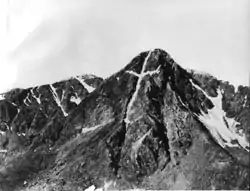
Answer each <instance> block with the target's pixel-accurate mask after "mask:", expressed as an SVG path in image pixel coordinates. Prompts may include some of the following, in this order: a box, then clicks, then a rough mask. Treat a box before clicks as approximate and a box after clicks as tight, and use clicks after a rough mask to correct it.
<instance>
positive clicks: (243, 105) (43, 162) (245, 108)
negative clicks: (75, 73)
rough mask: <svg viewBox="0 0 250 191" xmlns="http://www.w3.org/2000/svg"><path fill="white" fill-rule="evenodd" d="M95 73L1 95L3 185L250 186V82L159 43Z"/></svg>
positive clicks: (102, 187)
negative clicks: (205, 70) (188, 65)
mask: <svg viewBox="0 0 250 191" xmlns="http://www.w3.org/2000/svg"><path fill="white" fill-rule="evenodd" d="M91 79H92V82H91V81H88V80H87V79H85V80H83V82H81V80H79V78H78V79H77V78H71V79H70V80H66V81H63V82H58V83H55V84H52V85H45V86H40V87H36V88H31V89H26V90H15V91H12V92H8V93H7V94H6V95H5V99H4V100H1V101H0V102H1V103H0V109H1V110H0V111H1V113H0V114H1V115H0V117H1V123H2V126H1V134H2V136H1V135H0V136H1V140H2V150H6V151H7V152H6V153H4V162H3V164H2V165H4V166H3V167H2V168H1V169H0V188H1V187H2V189H3V190H45V189H48V190H49V189H51V190H72V189H73V190H95V189H96V190H98V189H99V190H106V189H116V190H117V189H119V190H121V189H158V190H159V189H165V190H166V189H249V181H248V180H249V139H250V133H249V131H250V128H249V127H250V117H249V116H250V107H249V105H250V104H249V103H250V89H249V87H243V86H239V87H238V89H237V90H235V88H234V87H233V86H232V85H230V84H229V83H228V82H224V81H221V80H218V79H216V78H215V77H213V76H211V75H209V74H207V75H204V74H199V73H196V72H195V71H194V70H185V69H184V68H182V67H181V66H180V65H178V64H177V63H176V62H175V61H174V60H173V59H172V58H171V56H170V55H169V54H168V53H167V52H165V51H163V50H161V49H155V50H152V51H148V52H143V53H141V54H139V55H138V56H136V57H135V58H134V59H133V60H132V61H131V62H130V63H129V64H128V65H127V66H126V67H125V68H123V69H122V70H120V71H119V72H117V73H115V74H114V75H112V76H110V77H109V78H107V79H105V80H102V79H100V78H96V77H95V78H91ZM89 80H90V79H89ZM78 82H79V83H78ZM93 87H94V88H95V90H94V89H93ZM48 95H49V96H48ZM12 136H15V137H17V138H13V137H12ZM16 139H18V141H16V142H17V144H15V140H16ZM19 139H22V141H20V140H19ZM20 143H22V144H20ZM0 165H1V164H0Z"/></svg>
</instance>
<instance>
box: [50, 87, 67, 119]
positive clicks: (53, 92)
mask: <svg viewBox="0 0 250 191" xmlns="http://www.w3.org/2000/svg"><path fill="white" fill-rule="evenodd" d="M49 86H50V89H51V93H52V95H53V97H54V100H55V101H56V103H57V105H58V107H60V108H61V110H62V112H63V115H64V117H66V116H68V114H67V113H66V112H65V111H64V109H63V106H62V104H61V101H60V99H59V97H58V95H57V93H56V89H55V88H54V87H53V85H51V84H50V85H49Z"/></svg>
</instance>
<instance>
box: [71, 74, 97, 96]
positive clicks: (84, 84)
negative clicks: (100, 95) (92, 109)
mask: <svg viewBox="0 0 250 191" xmlns="http://www.w3.org/2000/svg"><path fill="white" fill-rule="evenodd" d="M75 79H77V80H78V81H79V82H80V83H81V84H82V85H83V87H84V88H85V89H86V90H87V91H88V92H89V93H91V92H93V91H94V90H95V88H93V87H92V86H90V85H88V84H87V83H86V82H85V81H84V79H80V78H79V77H76V78H75Z"/></svg>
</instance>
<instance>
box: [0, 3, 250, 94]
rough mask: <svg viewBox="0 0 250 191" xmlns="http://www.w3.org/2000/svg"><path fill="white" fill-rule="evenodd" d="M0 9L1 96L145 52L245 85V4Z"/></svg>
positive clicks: (249, 35)
mask: <svg viewBox="0 0 250 191" xmlns="http://www.w3.org/2000/svg"><path fill="white" fill-rule="evenodd" d="M1 4H2V5H1ZM1 4H0V7H3V8H2V9H3V10H1V8H0V14H1V15H0V17H1V19H0V31H2V32H1V33H0V40H1V42H4V43H1V45H0V51H1V53H0V63H1V65H0V67H1V68H0V91H3V90H5V89H6V88H10V87H29V86H34V85H40V84H44V83H51V82H54V81H58V80H61V79H64V78H67V77H69V76H72V75H77V74H84V73H93V74H96V75H98V76H102V77H107V76H109V75H111V74H112V73H114V72H116V71H117V70H119V69H121V68H122V67H124V66H125V65H126V64H127V63H128V62H129V61H130V60H131V59H132V58H133V57H134V56H136V55H137V54H138V53H139V52H140V51H145V50H148V49H150V48H162V49H165V50H166V51H167V52H168V53H170V55H171V56H172V57H174V59H175V60H176V61H177V62H178V63H179V64H180V65H181V66H183V67H185V68H193V69H197V70H201V71H206V72H209V73H211V74H213V75H215V76H217V77H219V78H220V79H223V80H229V81H231V82H232V83H234V84H236V85H239V84H242V85H247V84H248V82H249V80H248V79H249V78H248V75H249V72H250V54H249V52H250V1H249V0H105V1H104V0H22V1H20V0H10V10H9V11H7V10H8V9H6V8H4V5H5V7H6V6H8V4H7V0H1ZM8 15H9V17H8ZM8 20H9V24H8V25H7V24H6V21H8ZM6 26H7V28H8V30H7V32H8V34H5V29H6Z"/></svg>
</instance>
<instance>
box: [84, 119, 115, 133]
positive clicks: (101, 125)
mask: <svg viewBox="0 0 250 191" xmlns="http://www.w3.org/2000/svg"><path fill="white" fill-rule="evenodd" d="M112 121H113V120H109V121H108V122H106V123H103V124H99V125H96V126H93V127H85V128H83V129H82V133H87V132H90V131H95V130H96V129H98V128H100V127H103V126H105V125H107V124H108V123H110V122H112Z"/></svg>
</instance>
